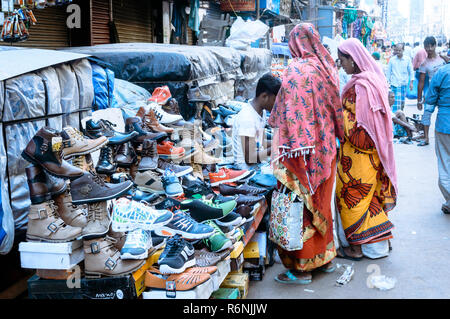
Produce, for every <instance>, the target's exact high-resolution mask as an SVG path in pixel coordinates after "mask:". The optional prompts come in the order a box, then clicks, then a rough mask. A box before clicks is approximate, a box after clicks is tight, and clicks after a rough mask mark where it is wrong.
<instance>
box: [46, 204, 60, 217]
mask: <svg viewBox="0 0 450 319" xmlns="http://www.w3.org/2000/svg"><path fill="white" fill-rule="evenodd" d="M48 206H50V211H51V212H50V214H48V216H52V217H59V216H58V215H57V214H56V212H57V211H58V205H56V204H55V201H54V200H49V201H48Z"/></svg>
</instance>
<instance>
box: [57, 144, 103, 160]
mask: <svg viewBox="0 0 450 319" xmlns="http://www.w3.org/2000/svg"><path fill="white" fill-rule="evenodd" d="M106 144H108V139H106V141H104V142H103V143H102V144H99V145H97V146H95V147H94V148H91V149H89V150H85V151H82V152H76V153H71V154H64V155H63V158H64V159H65V160H68V159H71V158H72V157H74V156H82V155H87V154H91V153H94V152H96V151H98V150H99V149H101V148H102V147H103V146H105V145H106Z"/></svg>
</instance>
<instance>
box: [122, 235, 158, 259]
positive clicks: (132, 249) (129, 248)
mask: <svg viewBox="0 0 450 319" xmlns="http://www.w3.org/2000/svg"><path fill="white" fill-rule="evenodd" d="M152 246H153V245H152V237H151V236H150V231H148V230H143V229H140V228H137V229H135V230H133V231H130V232H128V234H127V238H126V240H125V244H124V245H123V247H122V249H121V250H120V258H121V259H146V258H147V257H148V251H149V249H150V248H152Z"/></svg>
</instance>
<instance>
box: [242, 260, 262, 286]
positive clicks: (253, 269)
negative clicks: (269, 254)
mask: <svg viewBox="0 0 450 319" xmlns="http://www.w3.org/2000/svg"><path fill="white" fill-rule="evenodd" d="M265 271H266V266H265V263H264V257H263V256H261V257H260V258H259V262H258V263H257V264H256V265H255V264H254V263H250V262H247V261H244V273H247V274H248V277H249V280H250V281H261V280H263V278H264V273H265Z"/></svg>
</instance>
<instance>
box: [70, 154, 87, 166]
mask: <svg viewBox="0 0 450 319" xmlns="http://www.w3.org/2000/svg"><path fill="white" fill-rule="evenodd" d="M83 164H84V163H83V156H82V155H81V156H75V157H74V159H72V165H73V166H76V167H78V168H79V169H83V166H84V165H83Z"/></svg>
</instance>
